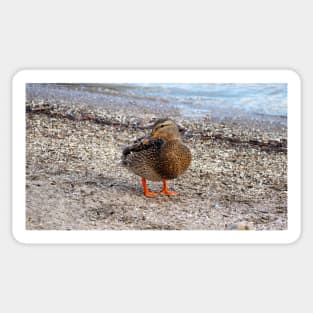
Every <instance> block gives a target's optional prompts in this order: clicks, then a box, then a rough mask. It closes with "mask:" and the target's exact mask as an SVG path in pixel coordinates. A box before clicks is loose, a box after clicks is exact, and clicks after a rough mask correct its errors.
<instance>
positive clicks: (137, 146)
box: [123, 137, 165, 158]
mask: <svg viewBox="0 0 313 313" xmlns="http://www.w3.org/2000/svg"><path fill="white" fill-rule="evenodd" d="M140 139H141V141H139V142H138V140H139V139H137V140H136V141H135V143H134V144H133V145H132V146H129V147H126V148H125V149H124V150H123V158H126V157H127V155H129V154H131V153H136V152H143V151H145V150H149V149H150V148H154V149H161V147H162V145H163V144H164V142H165V140H164V139H162V138H153V137H143V138H140Z"/></svg>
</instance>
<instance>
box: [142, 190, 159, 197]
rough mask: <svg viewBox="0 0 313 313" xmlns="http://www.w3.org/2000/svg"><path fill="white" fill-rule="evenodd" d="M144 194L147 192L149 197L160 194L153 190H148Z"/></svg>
mask: <svg viewBox="0 0 313 313" xmlns="http://www.w3.org/2000/svg"><path fill="white" fill-rule="evenodd" d="M144 194H145V196H146V197H149V198H153V197H158V196H159V194H158V193H156V192H152V191H146V192H145V193H144Z"/></svg>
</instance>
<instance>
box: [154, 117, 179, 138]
mask: <svg viewBox="0 0 313 313" xmlns="http://www.w3.org/2000/svg"><path fill="white" fill-rule="evenodd" d="M151 136H152V137H154V138H163V139H165V140H167V141H170V140H178V139H180V133H179V128H178V126H177V125H176V123H175V122H174V121H173V120H171V119H168V118H163V119H159V120H157V121H156V122H155V123H154V125H153V126H152V132H151Z"/></svg>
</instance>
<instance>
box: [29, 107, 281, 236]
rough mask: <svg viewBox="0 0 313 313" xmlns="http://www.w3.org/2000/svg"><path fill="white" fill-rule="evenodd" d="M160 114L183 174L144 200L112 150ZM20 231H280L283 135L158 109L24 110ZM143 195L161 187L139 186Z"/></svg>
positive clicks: (262, 126) (277, 129)
mask: <svg viewBox="0 0 313 313" xmlns="http://www.w3.org/2000/svg"><path fill="white" fill-rule="evenodd" d="M164 116H169V117H171V118H173V119H174V120H176V121H177V122H178V123H179V124H180V125H181V126H183V127H184V129H185V132H184V133H183V136H182V137H183V141H184V143H185V144H186V145H187V146H188V147H189V148H190V150H191V152H192V157H193V160H192V164H191V167H190V168H189V170H188V171H187V172H186V173H185V174H184V175H182V176H181V177H179V178H178V179H175V180H172V181H169V188H170V190H173V191H176V192H178V195H176V196H171V197H169V196H161V195H160V196H159V197H157V198H146V197H145V196H144V195H143V190H142V186H141V184H140V178H139V177H137V176H135V175H134V174H132V173H130V172H128V171H127V170H126V169H125V168H123V167H122V166H121V165H120V164H119V160H120V156H121V151H122V149H123V148H124V147H126V146H127V145H129V144H130V143H132V141H133V140H134V139H136V138H138V137H141V136H143V135H145V134H146V133H147V130H145V126H146V125H148V124H151V122H152V121H153V120H154V119H156V118H159V117H164ZM26 122H27V123H26V124H27V126H26V228H27V229H29V230H31V229H37V230H39V229H44V230H102V229H103V230H105V229H113V230H126V229H137V230H145V229H146V230H224V229H236V228H237V226H236V225H238V224H237V223H241V224H240V225H247V227H245V228H249V229H256V230H283V229H286V228H287V140H286V136H287V133H286V128H285V127H283V126H281V125H280V124H279V123H278V124H275V123H274V124H273V123H266V122H264V123H263V122H262V123H260V122H259V121H251V120H237V121H212V120H210V119H209V118H204V119H202V120H191V119H186V118H183V117H182V116H180V114H179V112H177V111H175V110H170V109H165V108H149V107H140V106H132V105H129V106H124V107H117V106H116V105H114V104H110V105H109V104H108V105H107V106H103V107H102V108H101V111H97V110H95V109H94V108H93V109H91V108H88V106H83V105H82V106H80V107H77V106H75V108H73V107H71V106H70V105H64V106H56V105H54V104H53V103H52V102H51V103H49V101H48V102H47V101H46V102H45V103H34V102H32V103H28V104H27V109H26ZM148 184H149V188H150V189H151V190H152V191H160V190H161V188H162V184H161V183H152V182H148Z"/></svg>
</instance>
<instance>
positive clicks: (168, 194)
mask: <svg viewBox="0 0 313 313" xmlns="http://www.w3.org/2000/svg"><path fill="white" fill-rule="evenodd" d="M161 194H162V195H167V196H175V195H177V192H174V191H169V190H168V189H167V181H166V180H163V190H162V191H161Z"/></svg>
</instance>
